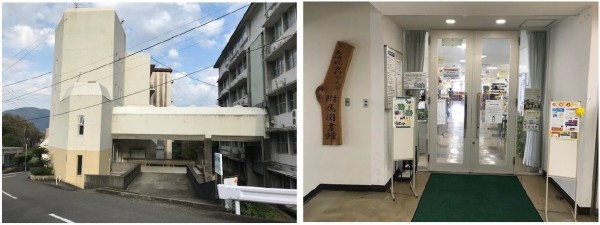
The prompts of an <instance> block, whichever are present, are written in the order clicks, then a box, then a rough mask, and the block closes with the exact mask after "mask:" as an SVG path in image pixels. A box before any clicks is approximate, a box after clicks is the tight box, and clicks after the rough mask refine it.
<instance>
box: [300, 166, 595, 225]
mask: <svg viewBox="0 0 600 225" xmlns="http://www.w3.org/2000/svg"><path fill="white" fill-rule="evenodd" d="M429 175H430V173H429V172H418V176H417V178H418V179H417V190H418V193H419V195H420V194H422V193H423V190H424V189H425V184H426V183H427V180H428V179H429ZM518 178H519V180H520V181H521V184H522V185H523V188H525V191H526V192H527V195H529V198H530V199H531V200H532V202H533V204H534V206H535V208H536V209H537V210H538V213H540V215H541V216H542V219H544V220H545V217H544V196H545V190H546V189H545V178H544V177H542V176H531V175H525V176H518ZM394 193H395V196H396V201H392V197H391V195H390V193H389V191H388V192H348V191H321V193H319V194H318V195H317V196H315V197H314V198H313V199H312V200H310V201H309V202H308V203H306V204H305V205H304V221H307V222H317V221H318V222H334V221H338V222H343V221H348V222H352V221H354V222H358V221H361V222H376V221H396V222H409V221H411V219H412V217H413V214H414V213H415V210H416V209H417V204H418V201H419V197H415V196H414V195H413V194H412V191H411V189H410V187H409V184H408V182H400V183H396V184H395V185H394ZM558 195H559V194H558V192H556V190H554V188H552V186H550V188H549V195H548V196H549V204H548V208H549V210H548V211H549V213H548V216H549V220H550V221H553V222H555V221H562V222H571V221H573V217H572V216H571V214H570V212H571V211H572V209H571V207H570V206H569V204H568V203H567V201H566V200H559V199H558V198H556V197H555V196H558ZM577 219H578V221H583V222H592V221H598V217H597V216H595V217H592V216H589V215H578V216H577Z"/></svg>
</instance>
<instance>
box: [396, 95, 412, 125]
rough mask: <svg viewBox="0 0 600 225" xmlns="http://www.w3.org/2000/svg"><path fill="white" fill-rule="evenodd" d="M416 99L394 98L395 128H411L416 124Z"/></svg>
mask: <svg viewBox="0 0 600 225" xmlns="http://www.w3.org/2000/svg"><path fill="white" fill-rule="evenodd" d="M414 104H415V103H414V101H413V99H412V98H410V97H396V98H394V108H393V110H394V112H393V113H394V119H393V123H394V124H393V126H394V127H395V128H411V127H412V126H413V125H414V115H415V112H414V111H413V110H414Z"/></svg>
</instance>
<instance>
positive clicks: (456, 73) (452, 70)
mask: <svg viewBox="0 0 600 225" xmlns="http://www.w3.org/2000/svg"><path fill="white" fill-rule="evenodd" d="M442 77H444V78H446V79H458V78H460V68H458V67H448V68H443V69H442Z"/></svg>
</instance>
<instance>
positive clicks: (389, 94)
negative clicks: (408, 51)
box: [384, 45, 402, 109]
mask: <svg viewBox="0 0 600 225" xmlns="http://www.w3.org/2000/svg"><path fill="white" fill-rule="evenodd" d="M384 49H385V76H386V77H385V78H386V79H385V81H386V82H385V96H386V97H385V109H391V108H392V102H393V99H394V97H396V96H398V92H401V91H402V53H400V52H399V51H396V50H394V49H392V48H390V47H388V46H387V45H386V46H385V48H384Z"/></svg>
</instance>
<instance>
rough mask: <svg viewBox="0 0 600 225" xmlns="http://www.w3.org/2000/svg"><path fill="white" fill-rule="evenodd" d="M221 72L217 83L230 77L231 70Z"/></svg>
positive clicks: (225, 69) (221, 70)
mask: <svg viewBox="0 0 600 225" xmlns="http://www.w3.org/2000/svg"><path fill="white" fill-rule="evenodd" d="M219 72H221V73H220V74H219V79H217V81H220V80H222V79H223V78H225V77H227V76H229V70H228V69H227V68H223V69H219Z"/></svg>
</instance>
